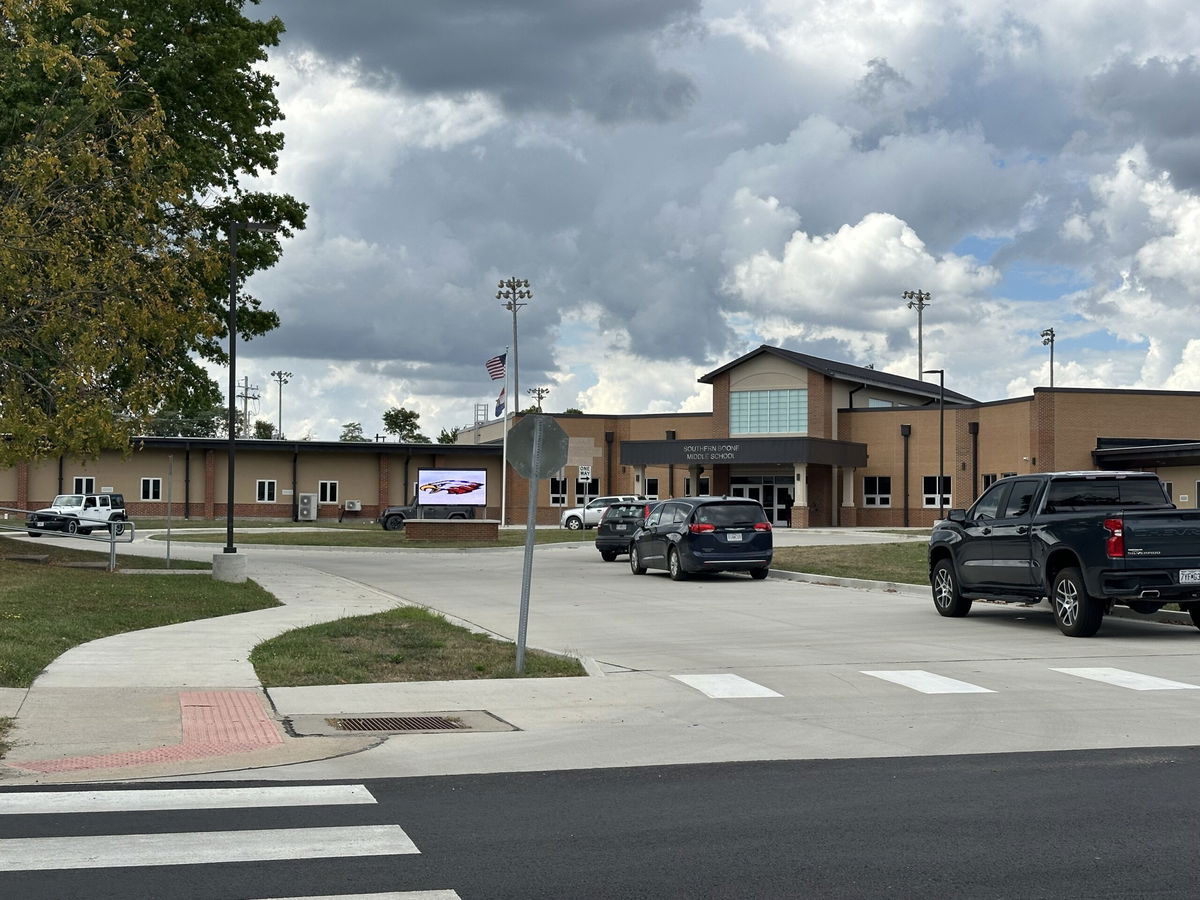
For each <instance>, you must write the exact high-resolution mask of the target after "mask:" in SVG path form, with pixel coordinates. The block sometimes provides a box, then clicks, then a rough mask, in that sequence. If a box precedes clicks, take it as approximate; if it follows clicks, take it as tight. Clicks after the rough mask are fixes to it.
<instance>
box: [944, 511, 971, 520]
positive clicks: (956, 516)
mask: <svg viewBox="0 0 1200 900" xmlns="http://www.w3.org/2000/svg"><path fill="white" fill-rule="evenodd" d="M946 518H947V519H949V520H950V521H951V522H965V521H967V511H966V510H965V509H952V510H950V511H949V512H948V513H946Z"/></svg>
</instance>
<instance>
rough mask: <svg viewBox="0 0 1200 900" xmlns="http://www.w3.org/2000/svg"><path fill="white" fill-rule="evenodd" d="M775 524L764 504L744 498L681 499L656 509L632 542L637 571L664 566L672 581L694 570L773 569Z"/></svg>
mask: <svg viewBox="0 0 1200 900" xmlns="http://www.w3.org/2000/svg"><path fill="white" fill-rule="evenodd" d="M772 550H773V546H772V540H771V523H770V521H769V520H768V519H767V514H766V512H765V511H764V510H763V508H762V504H761V503H759V502H758V501H756V500H748V499H746V498H745V497H681V498H679V499H675V500H666V501H663V502H661V503H659V504H658V505H657V506H656V507H654V508H653V509H652V510H651V511H650V514H649V515H648V516H647V517H646V520H645V522H643V523H642V526H641V527H640V528H638V530H637V531H636V532H634V534H633V537H632V538H631V539H630V543H629V568H630V569H631V570H632V571H633V574H634V575H645V574H646V570H647V569H666V570H667V572H668V573H669V574H670V576H671V578H672V579H673V580H674V581H681V580H683V579H684V578H687V577H688V575H690V574H693V573H696V572H729V571H736V572H749V573H750V577H751V578H755V579H760V578H766V577H767V572H768V571H769V570H770V568H771V553H772Z"/></svg>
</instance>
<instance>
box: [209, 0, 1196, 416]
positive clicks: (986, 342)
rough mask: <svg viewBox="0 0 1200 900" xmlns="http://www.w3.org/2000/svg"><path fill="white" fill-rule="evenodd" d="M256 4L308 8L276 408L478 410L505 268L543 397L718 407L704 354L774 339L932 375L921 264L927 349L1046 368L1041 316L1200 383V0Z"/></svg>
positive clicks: (1102, 362) (1141, 363) (956, 376)
mask: <svg viewBox="0 0 1200 900" xmlns="http://www.w3.org/2000/svg"><path fill="white" fill-rule="evenodd" d="M255 10H257V12H256V11H255ZM250 14H251V15H256V14H261V15H264V16H265V15H272V14H275V15H279V16H280V17H281V18H282V19H283V20H284V21H285V23H286V24H287V27H288V31H287V33H286V34H285V35H284V38H283V43H282V45H281V46H280V47H279V48H277V49H276V50H275V52H274V53H273V55H272V57H271V60H270V62H269V64H268V66H267V68H268V69H269V71H270V72H271V73H272V74H273V75H274V76H275V78H276V79H277V80H278V82H279V87H278V90H277V93H278V96H279V99H280V102H281V105H282V108H283V110H284V112H285V115H286V117H287V118H286V120H285V121H284V122H282V123H281V128H282V130H283V131H284V133H285V135H286V138H287V146H286V149H285V151H284V152H283V154H282V156H281V159H280V167H279V171H278V173H277V174H276V175H274V176H272V177H269V178H264V179H263V180H262V181H263V183H265V184H266V185H267V186H269V187H271V188H273V189H276V190H281V191H287V192H290V193H292V194H294V195H295V196H297V197H298V198H300V199H302V200H304V201H305V202H307V203H308V204H309V205H310V217H309V226H308V229H307V230H306V231H305V232H303V233H301V234H299V235H298V236H297V237H296V238H295V239H293V240H291V241H289V242H288V245H287V248H286V251H285V256H284V260H283V262H282V263H281V264H280V265H279V266H277V267H276V268H275V269H274V270H272V271H270V272H268V273H263V274H260V275H258V276H256V278H255V279H254V281H253V282H252V283H251V290H252V291H253V292H254V293H255V294H256V295H257V296H259V297H261V298H262V300H263V301H264V303H266V304H267V305H269V306H271V307H273V308H275V309H276V310H278V312H279V313H280V316H281V318H282V323H283V324H282V326H281V327H280V328H279V329H278V330H277V331H276V332H274V333H273V334H271V335H269V336H267V337H265V338H261V339H258V340H255V341H253V342H251V343H249V344H244V345H242V346H240V347H239V354H238V359H239V375H241V374H246V375H249V376H250V379H251V382H252V383H257V384H259V385H260V386H261V389H262V399H261V401H260V404H259V406H260V412H259V417H260V418H264V419H269V420H270V421H272V422H274V421H275V419H276V416H277V412H278V408H277V401H278V393H277V389H276V385H275V383H274V382H273V380H272V379H271V378H270V376H269V374H268V373H269V372H270V371H271V370H273V369H280V368H282V369H287V370H289V371H291V372H293V373H295V375H294V377H293V379H292V381H291V383H290V384H288V385H287V386H286V387H284V389H283V391H284V394H283V427H284V431H285V433H286V434H287V436H288V437H303V436H305V435H310V436H311V437H313V438H315V439H336V438H337V437H338V435H339V433H340V431H341V425H342V424H343V423H345V422H350V421H357V422H361V423H362V425H363V428H364V431H365V433H366V434H367V435H368V436H372V435H374V434H375V433H377V432H379V431H381V430H382V423H381V421H380V416H381V414H382V413H383V411H384V410H385V409H387V408H388V407H391V406H404V407H407V408H410V409H415V410H416V411H418V412H419V413H420V414H421V425H422V427H423V430H424V432H425V433H426V434H427V435H428V436H429V437H431V438H432V437H434V436H436V434H437V433H438V431H439V430H440V429H441V428H447V427H453V426H458V425H464V424H468V423H470V422H471V421H472V420H473V417H474V410H475V405H476V404H477V403H483V402H487V403H489V405H490V404H491V403H492V402H494V400H495V396H496V393H497V388H498V386H499V383H498V382H496V383H493V382H491V381H489V379H488V377H487V374H486V372H485V371H484V368H483V363H484V361H485V360H486V359H487V358H489V357H491V356H493V355H495V354H497V353H500V352H502V351H503V350H504V349H505V347H506V345H508V344H509V343H511V329H512V318H511V314H510V313H509V312H507V311H505V310H504V309H503V308H502V305H501V302H500V301H498V300H496V299H495V294H496V286H497V282H498V281H500V280H501V279H504V278H508V277H509V276H516V277H518V278H527V279H529V281H530V282H531V286H532V289H533V299H532V300H530V301H529V305H528V306H527V307H526V308H524V309H523V310H522V311H521V312H520V314H519V328H520V332H519V340H520V369H521V372H520V382H521V393H522V395H525V394H526V391H527V389H528V388H530V387H535V386H537V387H546V388H549V390H550V393H549V396H548V397H547V398H546V400H545V403H544V406H545V408H546V410H547V411H558V410H561V409H564V408H568V407H578V408H580V409H582V410H583V411H584V412H588V413H642V412H670V411H675V410H685V411H700V410H709V409H711V402H710V395H709V391H708V389H707V387H706V386H704V385H698V384H697V383H696V378H697V377H698V376H699V375H701V374H703V373H705V372H707V371H710V370H711V369H713V368H716V367H717V366H719V365H722V364H724V363H725V362H728V361H729V360H731V359H733V358H735V357H736V356H738V355H740V354H742V353H744V352H746V351H747V350H750V349H752V348H754V347H757V346H758V345H760V344H763V343H768V344H772V345H776V346H781V347H787V348H790V349H794V350H800V351H802V352H807V353H813V354H815V355H818V356H825V357H828V358H831V359H837V360H842V361H846V362H852V363H857V364H860V365H867V364H873V365H874V366H875V367H876V368H878V369H884V370H887V371H890V372H894V373H897V374H901V375H908V376H913V377H915V376H916V373H917V369H918V365H917V314H916V312H915V311H914V310H911V309H908V308H907V306H906V303H905V301H904V300H903V299H902V297H901V293H902V292H903V291H905V290H923V291H928V292H930V294H931V295H932V298H931V300H930V304H929V306H928V308H927V309H926V310H925V311H924V353H925V358H924V362H925V367H926V368H945V370H946V382H947V386H948V387H952V388H953V389H954V390H957V391H960V392H962V393H965V394H968V395H970V396H973V397H976V398H977V399H980V400H997V399H1002V398H1005V397H1013V396H1021V395H1025V394H1028V393H1029V392H1030V391H1031V390H1032V388H1033V387H1034V386H1038V385H1046V384H1048V383H1049V377H1050V372H1049V348H1047V347H1045V346H1043V344H1042V340H1041V336H1040V335H1041V332H1042V330H1043V329H1046V328H1050V327H1052V328H1053V329H1054V331H1055V333H1056V336H1057V340H1056V344H1055V369H1054V380H1055V384H1056V385H1057V386H1070V387H1100V386H1104V387H1126V388H1132V387H1147V388H1155V389H1164V388H1165V389H1181V390H1200V317H1198V316H1197V314H1196V297H1195V289H1194V288H1195V286H1196V285H1200V57H1198V56H1197V48H1200V13H1197V12H1196V11H1195V4H1194V3H1193V2H1188V0H1142V2H1138V0H1123V2H1116V0H1095V2H1088V0H1079V2H1069V0H1050V2H1046V3H1038V4H1031V3H1026V2H1022V3H1012V2H1003V0H1001V2H995V0H987V2H982V0H967V2H962V3H947V2H940V0H877V2H870V0H809V2H792V0H730V2H726V0H554V2H553V3H547V2H545V0H448V2H443V3H409V2H405V3H397V2H395V0H345V2H342V3H324V2H295V0H292V2H284V0H264V2H263V3H262V4H261V5H260V6H258V7H250ZM219 377H220V378H223V377H224V376H223V373H221V375H220V376H219ZM933 377H936V376H933ZM221 383H224V382H223V381H222V382H221ZM522 400H523V401H524V402H523V403H522V405H527V404H528V403H531V402H532V399H531V398H530V397H528V396H522ZM489 409H490V406H489ZM1198 427H1200V426H1198Z"/></svg>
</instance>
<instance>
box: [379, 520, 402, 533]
mask: <svg viewBox="0 0 1200 900" xmlns="http://www.w3.org/2000/svg"><path fill="white" fill-rule="evenodd" d="M403 527H404V516H388V517H387V518H386V519H384V520H383V529H384V531H399V530H400V529H401V528H403Z"/></svg>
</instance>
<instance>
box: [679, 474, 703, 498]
mask: <svg viewBox="0 0 1200 900" xmlns="http://www.w3.org/2000/svg"><path fill="white" fill-rule="evenodd" d="M708 491H709V483H708V476H707V475H701V476H700V490H699V491H697V492H696V493H694V494H693V493H692V478H691V476H690V475H687V476H684V479H683V493H684V496H686V497H697V496H701V497H702V496H705V495H706V494H708Z"/></svg>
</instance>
